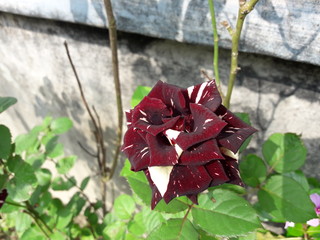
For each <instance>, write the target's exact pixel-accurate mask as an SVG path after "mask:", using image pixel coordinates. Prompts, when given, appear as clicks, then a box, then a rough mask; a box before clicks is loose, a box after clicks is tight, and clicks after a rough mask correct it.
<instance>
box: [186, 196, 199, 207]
mask: <svg viewBox="0 0 320 240" xmlns="http://www.w3.org/2000/svg"><path fill="white" fill-rule="evenodd" d="M187 197H188V198H189V199H190V200H191V201H192V202H193V203H194V204H197V205H198V194H189V195H187Z"/></svg>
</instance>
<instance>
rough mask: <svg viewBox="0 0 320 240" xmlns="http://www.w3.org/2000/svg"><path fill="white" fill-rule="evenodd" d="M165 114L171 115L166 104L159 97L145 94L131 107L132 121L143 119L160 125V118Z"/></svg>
mask: <svg viewBox="0 0 320 240" xmlns="http://www.w3.org/2000/svg"><path fill="white" fill-rule="evenodd" d="M166 116H171V112H170V110H169V109H168V108H167V106H166V105H165V104H164V103H163V102H162V101H161V100H160V99H157V98H150V97H148V96H146V97H144V98H143V99H142V101H141V102H140V103H139V104H138V105H137V106H136V107H135V108H134V109H133V114H132V123H133V124H135V123H136V122H137V121H143V122H147V123H149V124H152V125H161V124H162V123H163V122H162V118H164V117H166Z"/></svg>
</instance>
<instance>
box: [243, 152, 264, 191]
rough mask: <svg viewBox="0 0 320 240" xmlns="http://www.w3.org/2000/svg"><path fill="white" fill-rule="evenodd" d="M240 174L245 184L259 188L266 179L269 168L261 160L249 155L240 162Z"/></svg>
mask: <svg viewBox="0 0 320 240" xmlns="http://www.w3.org/2000/svg"><path fill="white" fill-rule="evenodd" d="M240 174H241V178H242V180H243V181H244V183H245V184H247V185H249V186H251V187H257V186H259V185H260V184H261V183H262V182H263V181H264V180H265V179H266V176H267V167H266V165H265V164H264V162H263V160H262V159H261V158H259V157H258V156H256V155H254V154H249V155H248V156H246V157H245V158H244V160H242V161H241V162H240Z"/></svg>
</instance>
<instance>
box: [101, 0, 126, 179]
mask: <svg viewBox="0 0 320 240" xmlns="http://www.w3.org/2000/svg"><path fill="white" fill-rule="evenodd" d="M104 6H105V10H106V13H107V18H108V23H109V40H110V48H111V52H112V70H113V80H114V86H115V91H116V99H117V109H118V128H117V141H116V147H115V148H116V149H115V153H114V158H113V162H112V164H111V169H110V174H109V176H108V179H111V178H112V176H113V174H114V172H115V169H116V167H117V162H118V158H119V154H120V146H121V137H122V122H123V109H122V101H121V85H120V78H119V64H118V52H117V26H116V20H115V18H114V15H113V10H112V4H111V1H110V0H104Z"/></svg>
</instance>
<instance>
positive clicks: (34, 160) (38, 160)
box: [26, 154, 46, 170]
mask: <svg viewBox="0 0 320 240" xmlns="http://www.w3.org/2000/svg"><path fill="white" fill-rule="evenodd" d="M45 160H46V159H45V155H44V154H36V155H34V154H33V155H31V156H27V158H26V162H27V163H29V164H30V165H31V166H32V168H33V169H34V170H36V169H39V168H40V167H41V166H42V164H43V163H44V162H45Z"/></svg>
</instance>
